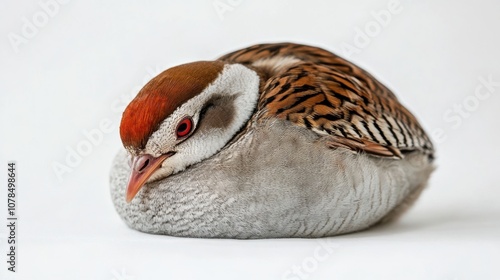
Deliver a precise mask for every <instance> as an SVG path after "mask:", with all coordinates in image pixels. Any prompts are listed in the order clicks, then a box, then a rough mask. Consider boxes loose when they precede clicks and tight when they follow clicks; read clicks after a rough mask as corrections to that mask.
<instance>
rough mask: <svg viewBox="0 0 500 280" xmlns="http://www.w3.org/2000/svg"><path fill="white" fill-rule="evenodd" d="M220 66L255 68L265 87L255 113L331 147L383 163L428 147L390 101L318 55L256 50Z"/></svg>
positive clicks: (281, 47) (359, 75)
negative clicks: (285, 122) (313, 134)
mask: <svg viewBox="0 0 500 280" xmlns="http://www.w3.org/2000/svg"><path fill="white" fill-rule="evenodd" d="M221 60H225V61H229V62H237V63H242V64H247V65H249V66H250V67H255V68H257V70H259V71H260V72H261V75H262V77H264V80H265V82H264V83H263V85H262V87H261V90H262V93H261V97H260V100H259V105H258V106H259V108H258V109H259V111H261V112H262V117H264V118H266V117H277V118H281V119H286V120H289V121H291V122H292V123H294V124H296V125H298V126H302V127H306V128H308V129H310V130H312V131H314V132H316V133H317V134H319V135H323V136H325V137H328V141H327V142H328V145H330V146H331V147H344V148H348V149H351V150H353V151H355V152H360V151H364V152H366V153H369V154H372V155H376V156H381V157H389V158H402V157H403V153H404V152H411V151H416V150H419V151H422V152H424V153H427V154H429V155H430V156H432V153H433V146H432V143H431V141H430V139H429V138H428V136H427V135H426V133H425V131H424V130H423V129H422V127H421V126H420V125H419V123H418V121H417V120H416V118H415V117H414V116H413V115H412V114H411V113H410V112H409V111H408V110H407V109H406V108H404V107H403V106H402V105H401V104H400V103H399V102H398V100H397V98H396V97H395V95H394V94H393V93H392V92H391V91H390V90H389V89H387V88H386V87H385V86H384V85H382V84H381V83H380V82H378V81H377V80H376V79H375V78H374V77H373V76H371V75H370V74H368V73H367V72H366V71H364V70H363V69H361V68H359V67H357V66H356V65H354V64H352V63H350V62H348V61H346V60H344V59H342V58H340V57H338V56H336V55H334V54H332V53H330V52H328V51H325V50H323V49H319V48H315V47H310V46H304V45H297V44H290V43H283V44H264V45H256V46H252V47H250V48H247V49H243V50H239V51H236V52H233V53H231V54H228V55H226V56H223V57H222V58H221Z"/></svg>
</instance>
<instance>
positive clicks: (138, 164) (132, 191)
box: [126, 153, 172, 202]
mask: <svg viewBox="0 0 500 280" xmlns="http://www.w3.org/2000/svg"><path fill="white" fill-rule="evenodd" d="M170 156H172V153H168V154H163V155H161V156H159V157H153V156H152V155H149V154H143V155H139V156H136V157H134V159H133V160H132V165H131V168H132V170H131V174H130V180H129V181H128V186H127V198H126V200H127V202H130V201H132V199H133V198H134V197H135V195H136V194H137V193H138V192H139V191H140V190H141V188H142V186H143V185H144V183H145V182H146V181H147V180H148V178H149V177H151V175H153V173H154V172H155V171H156V170H157V169H158V168H160V166H161V163H162V162H163V161H164V160H166V159H167V158H169V157H170Z"/></svg>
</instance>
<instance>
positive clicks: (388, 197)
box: [111, 120, 433, 238]
mask: <svg viewBox="0 0 500 280" xmlns="http://www.w3.org/2000/svg"><path fill="white" fill-rule="evenodd" d="M326 140H327V137H321V136H318V135H317V134H316V133H314V132H311V131H309V130H307V129H304V128H300V127H297V126H294V125H291V124H289V123H287V122H286V121H281V120H273V121H270V122H268V123H261V124H259V125H255V124H253V125H252V126H251V127H250V128H249V130H248V131H247V133H245V134H244V136H242V137H241V138H240V139H238V140H237V141H235V142H233V143H232V144H230V145H229V146H228V147H226V148H224V149H223V150H222V151H221V152H219V153H217V154H215V155H214V156H212V157H211V158H209V159H206V160H204V161H202V162H200V163H198V164H196V165H193V166H191V167H189V168H188V169H186V170H185V171H183V172H180V173H178V174H175V175H172V176H170V177H167V178H165V179H162V180H160V181H156V182H152V183H148V184H146V185H145V186H144V187H143V188H142V190H141V191H140V192H139V193H138V195H137V196H136V197H135V198H134V200H133V201H132V202H131V203H129V204H127V203H126V202H125V189H126V185H127V181H128V177H129V174H130V168H129V166H128V163H127V162H128V159H127V155H126V153H125V151H120V153H119V154H118V155H117V156H116V158H115V160H114V163H113V167H112V172H111V196H112V199H113V203H114V205H115V208H116V210H117V212H118V214H119V215H120V216H121V218H122V219H123V220H124V221H125V222H126V224H127V225H128V226H129V227H131V228H134V229H137V230H139V231H143V232H148V233H155V234H166V235H172V236H188V237H219V238H272V237H322V236H332V235H336V234H342V233H348V232H353V231H359V230H362V229H365V228H367V227H369V226H371V225H373V224H375V223H377V222H379V221H381V220H382V219H383V218H384V217H387V216H388V214H389V213H390V215H394V214H395V213H394V212H395V211H396V210H394V209H395V208H396V207H397V206H400V207H399V208H401V209H404V208H405V207H403V206H404V203H406V202H408V201H410V200H414V199H415V196H417V194H419V193H420V191H421V189H422V188H423V186H424V185H425V184H426V182H427V180H428V178H429V175H430V173H431V171H432V169H433V167H432V164H431V163H429V161H428V159H427V156H425V155H423V154H419V153H418V152H413V153H411V154H408V155H406V157H405V159H403V160H393V159H383V158H377V157H373V156H369V155H366V154H355V153H353V152H352V151H348V150H346V149H343V148H337V149H331V148H328V147H327V145H326V144H325V143H324V141H326ZM411 194H413V197H412V195H411ZM392 210H394V211H393V212H392V213H391V211H392Z"/></svg>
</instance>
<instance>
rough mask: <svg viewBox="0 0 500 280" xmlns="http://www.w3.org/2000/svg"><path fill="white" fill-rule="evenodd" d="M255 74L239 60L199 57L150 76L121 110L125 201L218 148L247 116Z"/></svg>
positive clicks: (256, 91) (251, 105) (253, 99)
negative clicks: (126, 161) (126, 160)
mask: <svg viewBox="0 0 500 280" xmlns="http://www.w3.org/2000/svg"><path fill="white" fill-rule="evenodd" d="M258 94H259V77H258V75H257V73H256V72H255V71H253V70H251V69H249V68H247V67H245V66H243V65H241V64H226V63H224V62H221V61H199V62H193V63H188V64H183V65H179V66H176V67H173V68H170V69H168V70H166V71H164V72H162V73H161V74H159V75H158V76H156V77H155V78H153V79H152V80H151V81H149V82H148V83H147V84H146V85H145V86H144V87H143V88H142V89H141V90H140V92H139V93H138V94H137V96H136V97H135V98H134V99H133V100H132V101H131V102H130V104H129V105H128V106H127V108H126V109H125V111H124V112H123V116H122V120H121V124H120V137H121V140H122V142H123V145H124V147H125V149H126V150H127V151H128V153H129V154H130V156H131V175H130V180H129V183H128V186H127V194H126V200H127V202H130V201H131V200H132V199H133V198H134V196H135V195H136V194H137V193H138V192H139V190H140V189H141V187H142V186H143V185H144V184H145V183H147V182H149V181H154V180H159V179H163V178H166V177H168V176H170V175H172V174H174V173H177V172H180V171H183V170H184V169H185V168H186V167H188V166H190V165H192V164H195V163H198V162H200V161H202V160H204V159H206V158H208V157H210V156H212V155H214V154H215V153H217V152H218V151H219V150H220V149H222V148H223V147H224V146H225V145H226V144H227V143H228V142H229V141H230V140H231V138H233V137H234V135H235V134H236V133H237V132H238V130H240V129H241V128H242V126H243V125H244V124H245V123H246V122H247V121H248V119H249V118H250V116H251V115H252V113H253V111H254V109H255V106H256V103H257V99H258Z"/></svg>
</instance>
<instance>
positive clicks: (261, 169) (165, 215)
mask: <svg viewBox="0 0 500 280" xmlns="http://www.w3.org/2000/svg"><path fill="white" fill-rule="evenodd" d="M120 136H121V140H122V142H123V145H124V147H125V149H124V150H122V151H120V153H119V154H118V155H117V156H116V158H115V160H114V163H113V166H112V170H111V196H112V200H113V203H114V205H115V208H116V210H117V212H118V214H119V215H120V216H121V218H122V219H123V220H124V221H125V223H126V224H127V225H128V226H129V227H131V228H133V229H136V230H139V231H143V232H148V233H154V234H166V235H172V236H186V237H218V238H274V237H323V236H332V235H337V234H343V233H348V232H354V231H359V230H363V229H366V228H368V227H370V226H372V225H375V224H378V223H381V222H385V221H389V220H392V219H394V218H395V217H397V216H398V215H399V214H401V213H402V212H403V211H404V210H406V209H407V208H408V206H410V205H411V203H412V202H414V201H415V199H416V198H417V197H418V196H419V194H420V193H421V191H422V189H423V188H424V186H425V185H426V183H427V181H428V179H429V176H430V174H431V173H432V171H433V169H434V168H433V164H432V161H433V153H434V149H433V146H432V143H431V141H430V140H429V138H428V136H427V135H426V133H425V131H424V130H423V129H422V127H421V126H420V125H419V123H418V121H417V120H416V119H415V117H414V116H413V115H412V114H411V113H410V112H409V111H408V110H407V109H406V108H405V107H403V106H402V105H401V104H400V103H399V101H398V99H397V98H396V97H395V96H394V94H393V93H392V92H391V91H390V90H389V89H387V88H386V87H385V86H384V85H382V84H381V83H380V82H378V81H377V80H376V79H375V78H374V77H373V76H371V75H370V74H368V73H367V72H366V71H364V70H363V69H361V68H359V67H357V66H356V65H354V64H352V63H350V62H348V61H346V60H344V59H343V58H341V57H339V56H336V55H335V54H332V53H330V52H328V51H326V50H323V49H320V48H316V47H311V46H306V45H298V44H292V43H280V44H261V45H255V46H251V47H248V48H245V49H242V50H238V51H235V52H232V53H230V54H227V55H224V56H223V57H221V58H219V59H217V60H215V61H198V62H193V63H188V64H183V65H179V66H176V67H173V68H170V69H168V70H166V71H164V72H162V73H161V74H159V75H158V76H156V77H155V78H153V79H152V80H151V81H150V82H148V83H147V84H146V85H145V86H144V87H143V88H142V89H141V91H140V92H139V93H138V95H137V96H136V97H135V99H133V100H132V102H131V103H130V104H129V105H128V107H127V108H126V109H125V111H124V113H123V116H122V120H121V124H120Z"/></svg>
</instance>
